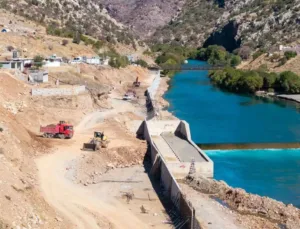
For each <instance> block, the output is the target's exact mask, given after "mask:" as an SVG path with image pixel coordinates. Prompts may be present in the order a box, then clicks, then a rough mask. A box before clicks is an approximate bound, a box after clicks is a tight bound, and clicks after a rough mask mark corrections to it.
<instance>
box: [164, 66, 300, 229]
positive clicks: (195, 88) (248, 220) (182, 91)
mask: <svg viewBox="0 0 300 229" xmlns="http://www.w3.org/2000/svg"><path fill="white" fill-rule="evenodd" d="M202 73H203V72H201V73H200V72H198V73H195V72H194V73H193V74H194V75H190V74H189V73H188V72H181V73H179V74H177V75H176V76H174V77H173V78H172V79H171V80H172V82H171V88H169V89H170V91H168V92H167V93H166V94H165V95H164V98H165V99H166V100H168V102H169V103H171V106H170V107H169V110H172V111H173V112H172V114H173V115H174V116H178V118H179V119H184V120H186V121H188V122H189V123H190V128H191V130H192V138H193V139H194V141H195V139H197V140H196V142H201V140H202V141H203V142H207V143H216V142H221V143H222V142H226V141H231V142H234V141H232V140H230V139H236V138H237V137H239V136H241V137H242V138H240V139H241V140H240V142H244V139H245V140H249V139H250V141H251V140H252V141H253V138H252V135H251V134H252V133H251V131H252V129H251V127H252V128H253V136H254V137H255V138H256V139H257V141H255V142H260V141H261V140H262V139H263V140H264V141H263V142H262V144H265V142H276V141H269V139H272V136H273V135H274V134H276V133H277V132H276V131H277V129H276V128H275V129H274V124H276V125H279V126H280V125H283V126H284V127H283V128H278V131H281V134H282V133H283V132H284V131H282V130H284V128H285V129H286V127H287V126H286V125H287V124H286V122H290V121H291V120H298V119H297V118H296V117H298V116H297V113H296V112H295V111H296V110H295V109H294V108H292V109H288V108H287V109H281V108H282V106H281V105H280V104H274V103H270V102H264V101H261V100H258V99H257V98H256V99H255V98H249V97H247V96H239V95H234V94H232V93H226V92H222V91H220V90H218V89H216V88H215V87H213V86H212V85H211V83H210V82H209V79H208V78H207V76H206V75H205V74H202ZM223 97H224V99H227V100H228V99H233V101H234V105H232V104H229V103H228V102H227V101H224V102H223V101H222V102H221V101H219V100H220V99H221V98H223ZM278 105H280V106H278ZM256 107H257V108H259V110H253V108H256ZM170 108H171V109H170ZM250 108H251V109H252V110H253V111H250V112H249V109H250ZM265 108H267V109H269V112H270V114H266V112H265V111H264V109H265ZM279 108H280V110H279V111H280V112H281V113H280V112H278V111H277V109H279ZM285 111H288V112H286V113H291V112H292V113H293V115H289V119H284V120H285V122H283V120H281V118H283V117H285V115H282V112H285ZM260 112H261V113H262V114H264V116H261V115H260ZM275 113H278V115H276V116H274V114H275ZM245 115H246V116H249V118H250V119H249V120H248V123H247V128H243V127H244V125H245V122H244V120H247V118H248V117H243V116H245ZM281 115H282V116H281ZM239 117H243V119H242V118H241V119H237V118H239ZM260 117H265V118H266V119H264V120H263V121H262V122H260V120H259V118H260ZM270 117H272V118H273V117H274V118H273V119H274V120H272V119H270ZM212 118H213V119H212ZM232 118H234V119H232ZM230 119H232V121H231V120H230ZM251 119H253V122H252V120H251ZM277 119H278V120H277ZM222 120H226V123H224V122H220V121H222ZM286 120H287V121H286ZM237 121H238V122H239V121H241V124H239V123H237ZM266 123H267V124H268V125H269V123H270V127H271V128H270V134H269V135H266V134H265V133H264V132H265V131H266V130H268V126H267V129H266V128H265V129H261V127H263V126H265V125H266ZM224 124H226V125H227V124H228V127H227V126H226V128H225V127H224ZM256 126H257V127H256ZM295 126H296V125H294V124H293V128H295ZM208 127H209V129H208ZM220 127H221V128H222V129H221V131H220V130H219V129H220ZM249 127H250V129H251V130H249ZM211 130H213V131H212V132H211V133H210V132H209V131H211ZM258 130H260V131H258ZM243 131H245V133H244V132H243ZM197 133H200V134H198V135H197ZM232 133H239V135H236V134H234V135H232V138H231V134H232ZM262 134H263V136H264V138H261V135H262ZM287 135H288V136H290V135H289V134H287ZM207 136H209V137H207ZM277 136H278V135H277ZM280 136H281V135H279V136H278V137H280ZM268 137H269V138H268ZM286 137H287V136H286ZM206 139H208V140H206ZM220 139H222V140H223V141H220ZM285 139H288V140H290V138H285ZM224 140H226V141H224ZM279 142H280V141H279ZM224 172H226V171H223V173H224ZM211 181H214V182H217V181H216V180H214V179H211ZM185 188H186V186H185ZM187 189H188V190H187V192H186V193H187V198H188V199H190V201H191V202H192V203H193V205H195V206H194V207H195V208H196V212H197V210H198V212H203V211H204V213H203V214H202V217H204V218H206V216H207V215H209V214H215V210H212V209H209V207H207V208H203V203H204V202H205V201H207V198H208V199H209V202H208V203H209V204H208V206H210V205H211V206H214V207H213V209H215V208H220V209H223V210H222V211H224V212H227V213H225V215H226V214H228V218H227V217H226V218H227V219H231V220H232V215H234V216H235V217H234V220H235V222H236V224H237V225H239V226H238V228H272V229H273V228H282V227H283V225H281V223H280V224H279V223H278V222H279V221H280V219H278V220H277V222H274V221H273V220H272V219H271V220H270V219H264V218H262V215H260V214H256V213H254V214H253V215H244V214H243V213H241V212H239V211H236V210H235V209H229V208H228V209H229V210H228V209H227V207H226V205H225V206H224V205H223V204H222V203H220V201H219V200H216V199H212V198H210V197H209V196H206V194H205V193H203V192H200V191H199V190H198V191H199V192H198V191H197V192H198V195H197V194H196V193H195V192H192V191H191V190H190V189H193V187H192V186H188V185H187ZM185 190H186V189H185ZM233 190H235V189H233ZM237 190H239V189H237ZM190 193H194V194H193V195H190ZM189 195H190V196H191V198H189ZM195 195H196V197H195ZM248 195H251V194H248ZM192 196H194V197H192ZM261 198H262V197H261ZM196 200H198V201H196ZM202 200H203V201H202ZM249 201H250V202H251V201H252V199H251V198H250V199H249ZM274 201H275V200H274ZM276 202H277V201H276ZM197 203H199V204H197ZM278 203H280V204H281V205H282V206H286V207H287V205H285V204H284V203H282V202H278ZM201 206H202V207H201ZM216 206H218V207H216ZM296 209H297V208H296ZM274 210H275V209H274ZM205 211H206V213H207V214H206V213H205ZM209 212H210V213H209ZM212 212H214V213H212ZM230 215H231V216H230ZM219 216H220V217H223V216H221V215H219ZM200 217H201V216H200ZM225 221H226V220H225ZM203 222H204V224H207V225H205V228H218V227H216V225H215V227H213V226H212V225H213V224H214V223H213V222H207V221H205V220H204V221H203ZM211 224H212V225H211ZM245 224H246V225H245ZM283 224H284V225H285V226H286V228H293V229H296V228H300V226H298V225H291V223H290V222H289V223H288V222H284V223H283ZM224 228H225V227H224Z"/></svg>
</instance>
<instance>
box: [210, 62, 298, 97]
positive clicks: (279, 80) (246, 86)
mask: <svg viewBox="0 0 300 229" xmlns="http://www.w3.org/2000/svg"><path fill="white" fill-rule="evenodd" d="M209 77H210V79H211V81H212V83H213V84H214V85H216V86H218V87H220V88H222V89H225V90H228V91H231V92H237V93H248V94H253V93H255V92H256V91H258V90H267V91H269V92H279V93H287V94H298V93H300V77H299V76H298V75H297V74H295V73H293V72H291V71H285V72H282V73H275V72H271V73H269V72H266V71H260V70H239V69H234V68H232V67H227V68H225V69H223V70H216V71H210V72H209Z"/></svg>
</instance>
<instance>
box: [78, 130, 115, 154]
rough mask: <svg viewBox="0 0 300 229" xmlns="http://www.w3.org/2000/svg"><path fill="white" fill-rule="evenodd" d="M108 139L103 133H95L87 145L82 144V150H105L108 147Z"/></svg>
mask: <svg viewBox="0 0 300 229" xmlns="http://www.w3.org/2000/svg"><path fill="white" fill-rule="evenodd" d="M108 143H109V141H108V139H107V136H106V135H105V134H104V132H99V131H95V132H94V137H93V138H92V139H91V140H90V142H89V143H84V144H83V148H82V149H83V150H93V151H96V150H99V149H101V148H107V147H108Z"/></svg>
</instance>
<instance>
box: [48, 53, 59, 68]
mask: <svg viewBox="0 0 300 229" xmlns="http://www.w3.org/2000/svg"><path fill="white" fill-rule="evenodd" d="M62 62H63V60H62V57H58V56H56V54H53V55H52V56H50V57H49V58H46V59H45V60H44V66H45V67H60V66H61V63H62Z"/></svg>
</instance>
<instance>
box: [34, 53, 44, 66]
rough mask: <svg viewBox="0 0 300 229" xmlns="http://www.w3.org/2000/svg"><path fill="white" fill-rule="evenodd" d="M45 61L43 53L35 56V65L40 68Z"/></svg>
mask: <svg viewBox="0 0 300 229" xmlns="http://www.w3.org/2000/svg"><path fill="white" fill-rule="evenodd" d="M43 61H44V57H42V56H41V55H37V56H35V57H34V58H33V62H34V64H33V65H34V67H35V68H37V69H39V68H41V67H42V66H43Z"/></svg>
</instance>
